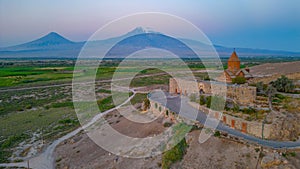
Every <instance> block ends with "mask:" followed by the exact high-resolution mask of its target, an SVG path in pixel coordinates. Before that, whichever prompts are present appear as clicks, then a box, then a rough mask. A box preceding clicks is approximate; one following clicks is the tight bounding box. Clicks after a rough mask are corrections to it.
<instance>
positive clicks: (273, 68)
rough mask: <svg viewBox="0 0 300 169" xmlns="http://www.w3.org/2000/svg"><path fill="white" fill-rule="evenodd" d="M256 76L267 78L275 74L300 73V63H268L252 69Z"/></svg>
mask: <svg viewBox="0 0 300 169" xmlns="http://www.w3.org/2000/svg"><path fill="white" fill-rule="evenodd" d="M250 71H251V73H252V74H253V75H254V76H265V75H274V74H285V75H286V74H291V73H297V72H300V61H297V62H282V63H266V64H262V65H257V66H253V67H251V68H250Z"/></svg>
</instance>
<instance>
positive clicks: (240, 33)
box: [0, 0, 300, 52]
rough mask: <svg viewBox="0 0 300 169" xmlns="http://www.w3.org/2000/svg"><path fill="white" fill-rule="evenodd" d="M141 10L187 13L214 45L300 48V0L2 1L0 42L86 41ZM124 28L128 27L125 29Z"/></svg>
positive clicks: (184, 14) (3, 43) (0, 6)
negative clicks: (56, 37)
mask: <svg viewBox="0 0 300 169" xmlns="http://www.w3.org/2000/svg"><path fill="white" fill-rule="evenodd" d="M141 12H163V13H169V14H172V15H176V16H179V17H182V18H184V19H186V20H188V21H190V22H192V23H193V24H194V25H196V26H197V27H198V28H200V29H201V30H202V31H203V32H204V33H205V34H206V35H207V36H208V38H209V39H210V40H211V41H212V43H213V44H217V45H224V46H228V47H240V48H260V49H270V50H285V51H294V52H300V22H299V21H300V5H299V2H298V1H297V0H291V1H283V0H279V1H271V0H266V1H263V2H261V1H258V0H254V1H247V2H245V1H240V2H237V1H234V0H229V1H226V2H219V1H209V2H208V1H188V2H186V1H185V2H183V1H171V0H167V1H164V2H159V1H143V2H140V1H137V0H131V1H126V2H125V1H121V0H112V1H100V2H99V1H88V2H86V1H79V0H75V1H63V2H61V1H58V0H54V1H33V0H27V1H15V0H0V25H1V30H0V47H6V46H12V45H18V44H22V43H26V42H29V41H32V40H35V39H37V38H40V37H42V36H44V35H46V34H47V33H49V32H56V33H58V34H60V35H62V36H63V37H65V38H67V39H69V40H71V41H75V42H78V41H85V40H87V39H88V38H89V37H90V36H91V35H92V34H93V33H94V32H95V31H96V30H98V29H99V28H100V27H102V26H103V25H105V24H106V23H108V22H110V21H112V20H115V19H118V18H119V17H123V16H126V15H131V14H134V13H141ZM172 29H174V30H175V29H176V28H170V31H172ZM177 29H180V28H177ZM119 31H120V33H124V31H126V32H128V30H125V29H124V30H123V28H121V29H120V30H119ZM122 31H123V32H122Z"/></svg>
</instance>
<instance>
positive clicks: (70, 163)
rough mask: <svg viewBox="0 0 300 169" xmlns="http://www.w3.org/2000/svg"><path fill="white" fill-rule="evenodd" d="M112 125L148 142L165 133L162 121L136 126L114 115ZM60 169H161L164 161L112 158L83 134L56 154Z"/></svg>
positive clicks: (60, 147)
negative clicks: (152, 136) (154, 136)
mask: <svg viewBox="0 0 300 169" xmlns="http://www.w3.org/2000/svg"><path fill="white" fill-rule="evenodd" d="M106 119H107V120H108V121H109V124H110V125H111V126H112V127H113V128H114V129H116V130H117V131H119V132H120V133H123V134H125V135H127V136H131V137H139V138H144V137H147V136H151V135H154V134H159V133H161V132H163V131H164V129H165V128H164V127H163V124H162V119H161V118H160V119H157V120H155V121H153V122H151V123H147V124H141V123H134V122H131V121H129V120H128V119H126V118H125V117H123V116H121V115H120V114H119V113H118V112H117V111H114V112H112V113H110V114H108V115H107V116H106ZM55 156H56V166H57V168H74V169H75V168H122V169H124V168H128V169H132V168H160V167H159V163H160V162H161V157H160V156H156V157H152V158H146V159H145V158H142V159H131V158H123V157H118V156H116V155H114V154H110V153H109V152H107V151H105V150H104V149H102V148H100V147H99V146H98V145H96V144H95V143H94V142H93V141H92V140H91V139H90V138H89V137H88V136H87V135H86V134H84V133H83V132H82V133H80V134H78V135H76V136H74V137H73V138H71V139H69V140H66V141H65V142H64V143H62V144H60V145H59V146H58V147H57V148H56V150H55Z"/></svg>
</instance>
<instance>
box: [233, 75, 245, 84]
mask: <svg viewBox="0 0 300 169" xmlns="http://www.w3.org/2000/svg"><path fill="white" fill-rule="evenodd" d="M232 83H234V84H244V83H246V78H244V77H239V76H238V77H236V78H234V79H232Z"/></svg>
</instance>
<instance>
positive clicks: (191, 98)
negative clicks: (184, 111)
mask: <svg viewBox="0 0 300 169" xmlns="http://www.w3.org/2000/svg"><path fill="white" fill-rule="evenodd" d="M190 101H191V102H196V94H195V93H192V94H191V95H190Z"/></svg>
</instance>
